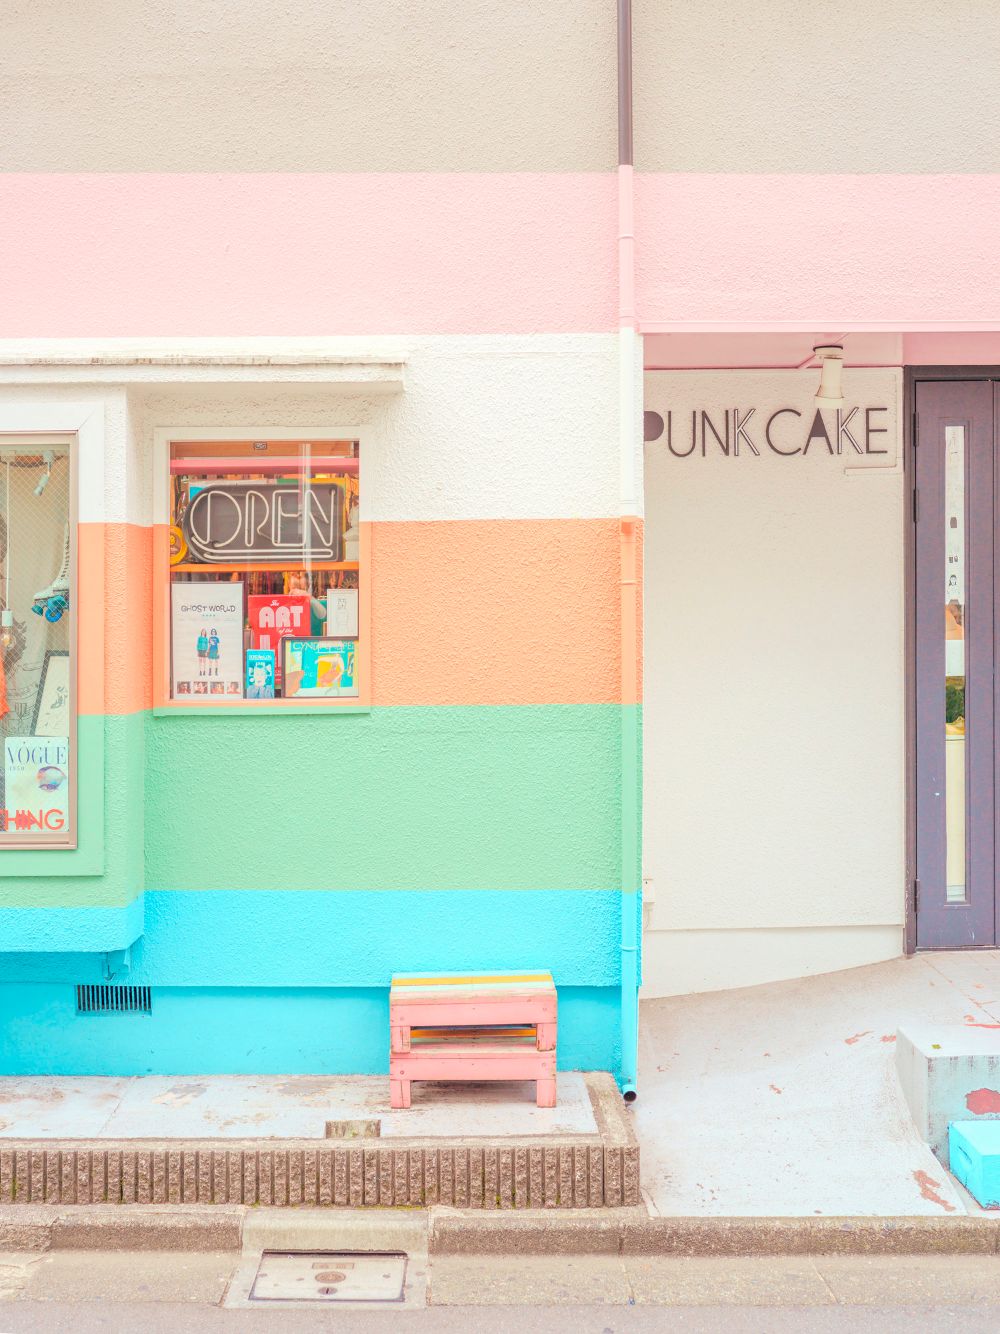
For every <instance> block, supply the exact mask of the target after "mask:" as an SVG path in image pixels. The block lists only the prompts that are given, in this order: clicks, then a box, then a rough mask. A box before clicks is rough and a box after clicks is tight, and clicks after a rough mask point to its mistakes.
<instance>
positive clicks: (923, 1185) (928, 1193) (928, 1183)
mask: <svg viewBox="0 0 1000 1334" xmlns="http://www.w3.org/2000/svg"><path fill="white" fill-rule="evenodd" d="M913 1180H914V1181H915V1182H916V1183H917V1185H918V1186H919V1187H920V1194H921V1195H922V1196H923V1197H924V1199H925V1200H930V1202H931V1204H939V1205H940V1206H941V1208H942V1209H944V1210H945V1212H946V1213H949V1214H953V1213H954V1212H955V1206H954V1205H953V1204H949V1203H948V1201H947V1200H943V1199H942V1198H941V1196H940V1195H939V1194H938V1192H939V1191H940V1189H941V1183H940V1181H935V1180H934V1178H933V1177H932V1176H931V1175H930V1173H928V1172H924V1171H923V1170H920V1171H918V1172H914V1173H913Z"/></svg>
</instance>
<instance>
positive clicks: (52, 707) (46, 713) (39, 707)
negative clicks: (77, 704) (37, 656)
mask: <svg viewBox="0 0 1000 1334" xmlns="http://www.w3.org/2000/svg"><path fill="white" fill-rule="evenodd" d="M31 731H32V735H33V736H59V737H65V736H69V652H68V650H67V649H57V648H50V649H47V650H46V653H45V661H44V662H43V663H42V675H41V678H40V680H39V682H38V693H37V694H36V695H35V714H34V717H33V718H32V720H31Z"/></svg>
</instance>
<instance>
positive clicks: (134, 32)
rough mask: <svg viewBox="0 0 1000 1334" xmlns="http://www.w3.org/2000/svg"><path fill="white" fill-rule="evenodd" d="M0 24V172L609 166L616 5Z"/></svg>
mask: <svg viewBox="0 0 1000 1334" xmlns="http://www.w3.org/2000/svg"><path fill="white" fill-rule="evenodd" d="M0 25H2V26H0V66H2V70H3V79H2V82H0V124H2V125H3V135H2V136H0V169H2V170H7V171H86V172H91V171H143V172H156V171H191V172H199V171H208V172H212V171H235V172H251V171H282V172H293V171H363V172H373V171H407V172H414V171H598V170H611V169H613V168H614V165H615V161H616V147H615V142H616V141H615V135H616V109H615V108H616V102H615V5H614V3H613V0H610V2H609V0H546V3H545V4H524V3H523V2H522V0H499V3H498V0H465V3H463V4H454V3H451V2H450V0H421V3H420V4H414V3H413V0H381V2H380V3H379V4H360V3H347V2H346V0H330V3H325V4H301V3H295V2H294V0H267V2H266V3H265V2H264V0H214V3H205V0H150V3H148V4H145V5H128V4H122V3H121V0H88V3H85V4H77V5H73V4H69V3H67V2H66V0H12V2H8V3H6V4H4V6H3V13H2V19H0ZM40 111H41V114H40Z"/></svg>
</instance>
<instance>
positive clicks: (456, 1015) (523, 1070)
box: [389, 972, 556, 1107]
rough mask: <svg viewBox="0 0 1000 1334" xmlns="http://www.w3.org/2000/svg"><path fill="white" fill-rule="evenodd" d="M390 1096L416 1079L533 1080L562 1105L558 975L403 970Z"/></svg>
mask: <svg viewBox="0 0 1000 1334" xmlns="http://www.w3.org/2000/svg"><path fill="white" fill-rule="evenodd" d="M389 1025H390V1029H391V1034H392V1042H391V1046H390V1052H389V1095H390V1105H391V1106H393V1107H409V1105H410V1084H411V1083H412V1082H413V1080H415V1079H428V1080H447V1081H453V1080H464V1081H469V1080H471V1081H478V1080H487V1079H489V1080H493V1079H496V1080H501V1079H533V1080H534V1081H535V1102H536V1103H537V1104H538V1106H539V1107H554V1106H555V1105H556V988H555V983H554V982H553V981H552V975H551V973H546V972H531V973H397V974H396V975H395V976H394V977H393V979H392V987H391V989H390V991H389Z"/></svg>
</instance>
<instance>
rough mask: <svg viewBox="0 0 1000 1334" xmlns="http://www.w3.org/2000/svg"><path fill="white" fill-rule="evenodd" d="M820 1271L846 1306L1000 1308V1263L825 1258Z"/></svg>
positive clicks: (988, 1259)
mask: <svg viewBox="0 0 1000 1334" xmlns="http://www.w3.org/2000/svg"><path fill="white" fill-rule="evenodd" d="M815 1265H816V1270H817V1272H818V1273H819V1274H820V1276H821V1277H822V1279H823V1281H824V1283H826V1284H827V1285H828V1287H829V1288H830V1291H831V1292H832V1293H833V1295H834V1297H835V1298H836V1300H837V1301H838V1302H841V1303H842V1304H844V1305H852V1306H857V1305H865V1306H896V1305H903V1304H910V1303H912V1304H914V1305H925V1304H926V1305H928V1306H941V1305H951V1304H953V1303H954V1304H959V1303H961V1304H963V1305H964V1304H965V1303H969V1302H975V1303H980V1302H982V1303H987V1304H991V1305H997V1304H1000V1257H997V1256H992V1255H979V1256H966V1255H951V1256H947V1257H938V1256H917V1255H901V1256H899V1255H898V1256H886V1255H872V1256H853V1255H852V1256H846V1255H837V1256H823V1257H819V1258H817V1259H816V1261H815Z"/></svg>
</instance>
